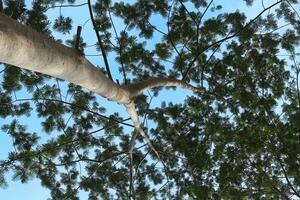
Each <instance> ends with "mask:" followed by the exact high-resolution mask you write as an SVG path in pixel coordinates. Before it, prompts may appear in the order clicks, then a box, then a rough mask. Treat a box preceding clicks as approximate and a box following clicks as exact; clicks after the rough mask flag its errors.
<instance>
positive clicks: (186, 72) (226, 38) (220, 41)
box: [182, 0, 284, 81]
mask: <svg viewBox="0 0 300 200" xmlns="http://www.w3.org/2000/svg"><path fill="white" fill-rule="evenodd" d="M282 1H284V0H280V1H278V2H276V3H274V4H272V5H270V6H269V7H267V8H265V9H264V10H263V11H261V12H260V13H259V14H258V15H257V16H256V17H255V18H253V19H252V20H250V22H248V23H247V24H246V25H245V26H244V27H243V28H241V29H240V30H239V31H237V32H235V33H234V34H232V35H230V36H228V37H225V38H223V39H221V40H218V41H216V42H213V43H212V44H210V45H208V46H206V47H205V48H204V49H203V50H202V51H200V52H199V53H198V54H197V55H196V56H195V58H194V59H193V60H192V61H191V63H190V64H189V66H188V68H187V70H186V71H185V73H184V75H183V78H182V80H183V81H185V80H186V79H187V76H188V74H189V72H190V70H191V69H192V67H193V65H194V63H195V62H196V61H197V59H198V58H199V56H200V55H201V54H202V53H204V52H205V51H207V50H208V49H210V48H211V47H213V46H215V45H217V44H219V43H222V42H224V41H226V40H229V39H231V38H234V37H235V36H237V35H238V34H240V33H241V32H242V31H244V30H245V29H246V28H247V27H248V26H250V25H251V24H252V23H253V22H254V21H256V20H257V19H258V18H259V17H260V16H261V15H262V14H263V13H264V12H266V11H267V10H269V9H271V8H272V7H274V6H276V5H277V4H279V3H281V2H282Z"/></svg>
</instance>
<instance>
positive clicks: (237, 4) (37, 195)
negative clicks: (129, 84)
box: [0, 0, 272, 200]
mask: <svg viewBox="0 0 300 200" xmlns="http://www.w3.org/2000/svg"><path fill="white" fill-rule="evenodd" d="M31 2H32V1H30V0H26V3H27V5H30V4H31ZM85 2H86V1H83V0H80V1H76V4H81V3H85ZM92 2H95V1H92ZM129 2H130V1H129ZM215 2H216V4H218V3H219V4H222V5H223V6H225V7H224V9H223V10H222V11H229V10H231V11H232V10H236V9H237V8H240V10H241V9H245V11H246V14H247V15H248V16H249V17H250V18H251V17H253V16H254V15H255V14H256V13H259V12H260V11H261V10H262V7H261V4H260V1H256V2H258V3H256V4H255V5H254V7H251V8H245V6H244V4H243V3H241V2H242V1H241V0H240V1H237V0H226V1H225V0H223V1H222V0H216V1H215ZM224 2H226V4H224ZM265 2H266V5H267V4H268V2H272V1H270V0H269V1H268V0H265ZM48 14H49V17H50V19H54V18H55V17H57V16H59V9H52V10H50V11H49V12H48ZM62 14H63V15H64V16H72V19H73V24H74V28H73V30H72V31H71V33H72V34H75V32H76V27H77V25H82V24H83V23H84V22H85V21H86V20H87V19H88V18H89V16H88V10H87V7H86V6H83V7H80V8H62ZM212 15H215V14H214V13H213V14H212ZM207 17H211V16H210V15H207ZM116 25H117V29H118V28H120V27H121V24H116ZM92 30H93V29H92V26H91V22H90V21H89V22H88V23H87V24H86V25H85V27H84V28H83V30H82V37H84V39H85V41H86V42H87V44H88V45H91V44H94V43H96V37H95V35H94V32H93V31H92ZM54 35H55V37H56V38H66V36H65V35H62V34H54ZM70 37H72V36H71V35H68V36H67V38H68V39H69V38H70ZM159 37H160V36H159V35H156V36H155V38H154V39H158V38H159ZM86 54H92V55H94V54H98V52H96V51H95V49H93V48H89V49H87V50H86ZM88 59H89V60H90V61H91V62H92V63H94V64H95V65H99V66H103V62H102V59H101V57H88ZM113 60H114V58H113V57H112V56H111V57H109V61H110V63H111V66H112V67H111V69H112V73H113V76H114V77H118V76H120V75H119V72H118V70H117V67H113V66H114V65H116V63H115V62H114V61H113ZM0 69H1V68H0ZM190 94H191V93H189V92H187V91H185V90H182V89H177V90H176V91H174V90H165V91H164V92H161V95H160V96H159V97H157V98H155V99H154V100H153V102H152V104H151V107H156V106H160V104H161V102H162V99H169V98H170V96H172V97H174V98H173V99H172V101H173V102H182V101H183V99H184V97H185V96H186V95H190ZM17 95H18V97H19V98H21V97H24V96H25V97H26V91H20V92H18V93H17ZM99 101H100V102H101V104H102V105H103V106H104V107H106V108H107V110H108V114H110V113H113V112H119V113H121V116H123V117H125V118H126V117H127V114H126V112H125V110H124V108H123V107H122V106H120V105H118V104H115V103H111V102H108V101H106V100H104V99H103V98H99ZM11 120H12V118H7V119H1V120H0V126H1V125H2V124H4V123H8V122H9V121H11ZM18 120H20V121H23V122H26V124H28V129H29V130H34V131H37V132H41V129H40V125H39V124H37V123H36V121H38V119H37V117H36V116H34V115H32V116H30V117H29V118H26V117H23V118H21V119H18ZM126 131H128V132H129V133H130V131H131V130H129V129H128V130H126ZM42 136H43V137H44V136H45V137H46V135H45V134H42ZM47 137H48V136H47ZM0 149H1V151H0V159H5V158H6V156H7V152H9V151H11V150H12V142H11V140H10V138H8V137H7V136H6V135H5V133H3V132H0ZM7 178H8V180H10V178H11V177H10V175H8V176H7ZM8 184H9V185H8V188H5V189H2V188H0V199H10V200H21V199H22V200H27V199H28V200H43V199H47V198H48V197H49V191H48V190H46V189H45V188H43V187H42V186H41V185H40V182H39V180H36V179H33V180H31V181H29V182H28V183H27V184H21V183H20V182H18V181H9V183H8ZM82 199H86V197H85V194H82Z"/></svg>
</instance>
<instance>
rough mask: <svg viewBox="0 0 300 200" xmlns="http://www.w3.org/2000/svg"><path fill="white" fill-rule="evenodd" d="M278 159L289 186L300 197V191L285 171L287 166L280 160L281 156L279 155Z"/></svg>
mask: <svg viewBox="0 0 300 200" xmlns="http://www.w3.org/2000/svg"><path fill="white" fill-rule="evenodd" d="M277 161H278V162H279V165H280V167H281V169H282V171H283V174H284V177H285V180H286V182H287V184H288V186H289V187H290V188H291V189H292V190H293V192H294V194H295V195H296V196H297V197H300V193H298V191H297V190H296V189H295V188H294V187H293V185H292V183H291V181H290V179H289V177H288V175H287V172H286V171H285V168H284V166H283V164H282V162H281V160H280V157H279V156H278V155H277Z"/></svg>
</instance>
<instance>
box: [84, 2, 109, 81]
mask: <svg viewBox="0 0 300 200" xmlns="http://www.w3.org/2000/svg"><path fill="white" fill-rule="evenodd" d="M88 7H89V13H90V18H91V20H92V24H93V27H94V30H95V33H96V36H97V40H98V43H99V47H100V49H101V52H102V56H103V60H104V64H105V69H106V72H107V75H108V77H109V78H110V79H111V80H112V81H113V78H112V76H111V73H110V69H109V64H108V60H107V56H106V52H105V49H104V45H103V43H102V40H101V37H100V35H99V32H98V30H97V25H96V22H95V19H94V15H93V10H92V4H91V0H88Z"/></svg>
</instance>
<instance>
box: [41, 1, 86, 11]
mask: <svg viewBox="0 0 300 200" xmlns="http://www.w3.org/2000/svg"><path fill="white" fill-rule="evenodd" d="M87 4H88V3H82V4H77V5H76V4H68V5H59V6H51V7H48V8H47V9H46V11H48V10H49V9H52V8H69V7H70V8H71V7H73V8H74V7H81V6H84V5H87Z"/></svg>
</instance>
